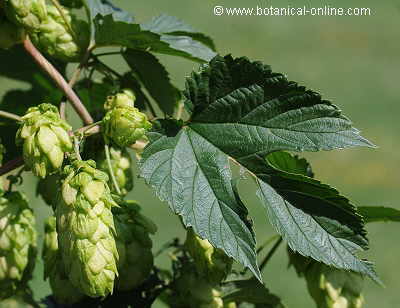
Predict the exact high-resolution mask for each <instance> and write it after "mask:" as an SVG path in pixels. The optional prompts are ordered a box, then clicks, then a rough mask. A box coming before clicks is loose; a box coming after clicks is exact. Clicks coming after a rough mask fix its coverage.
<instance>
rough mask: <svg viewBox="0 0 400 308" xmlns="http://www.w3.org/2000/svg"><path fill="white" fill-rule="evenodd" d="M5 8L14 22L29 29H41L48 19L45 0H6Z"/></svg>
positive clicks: (34, 30)
mask: <svg viewBox="0 0 400 308" xmlns="http://www.w3.org/2000/svg"><path fill="white" fill-rule="evenodd" d="M4 10H5V12H6V15H7V17H8V18H9V19H10V20H11V21H12V22H14V23H15V24H16V25H18V26H22V27H24V28H25V29H26V30H28V31H33V32H36V31H39V27H40V25H41V23H42V22H44V21H45V20H46V19H47V9H46V1H45V0H4Z"/></svg>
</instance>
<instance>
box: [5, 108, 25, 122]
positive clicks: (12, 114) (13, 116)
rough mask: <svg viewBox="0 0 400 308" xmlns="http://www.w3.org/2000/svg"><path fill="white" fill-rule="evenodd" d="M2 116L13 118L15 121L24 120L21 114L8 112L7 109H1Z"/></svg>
mask: <svg viewBox="0 0 400 308" xmlns="http://www.w3.org/2000/svg"><path fill="white" fill-rule="evenodd" d="M0 117H3V118H7V119H11V120H15V121H18V122H21V121H22V119H21V117H20V116H19V115H16V114H14V113H11V112H7V111H1V110H0Z"/></svg>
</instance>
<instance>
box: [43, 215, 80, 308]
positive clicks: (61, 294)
mask: <svg viewBox="0 0 400 308" xmlns="http://www.w3.org/2000/svg"><path fill="white" fill-rule="evenodd" d="M42 258H43V262H44V278H45V279H46V278H49V281H50V287H51V290H52V293H53V297H54V299H55V300H56V301H57V303H59V304H65V305H72V304H75V303H77V302H79V301H80V300H82V299H83V298H84V295H83V294H82V293H81V292H80V291H79V290H78V289H76V288H75V287H74V286H73V285H72V284H71V282H70V281H69V279H68V276H67V274H66V273H65V267H64V263H63V262H62V259H61V256H60V251H59V249H58V239H57V230H56V218H55V217H54V216H50V217H49V218H48V219H47V221H46V223H45V235H44V244H43V253H42Z"/></svg>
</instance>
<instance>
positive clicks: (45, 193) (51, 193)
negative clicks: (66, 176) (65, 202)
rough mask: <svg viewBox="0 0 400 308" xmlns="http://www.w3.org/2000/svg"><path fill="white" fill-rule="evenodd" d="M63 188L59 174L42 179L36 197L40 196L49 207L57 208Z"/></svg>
mask: <svg viewBox="0 0 400 308" xmlns="http://www.w3.org/2000/svg"><path fill="white" fill-rule="evenodd" d="M60 186H61V179H60V175H59V174H52V175H48V176H46V178H44V179H40V180H39V182H38V184H37V187H36V195H37V196H38V195H40V196H41V197H42V198H43V200H44V202H46V204H47V205H51V206H55V205H56V203H57V195H58V192H59V189H60Z"/></svg>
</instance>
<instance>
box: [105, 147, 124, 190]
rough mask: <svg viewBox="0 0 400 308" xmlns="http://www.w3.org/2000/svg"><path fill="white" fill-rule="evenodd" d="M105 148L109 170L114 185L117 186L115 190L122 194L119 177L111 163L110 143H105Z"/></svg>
mask: <svg viewBox="0 0 400 308" xmlns="http://www.w3.org/2000/svg"><path fill="white" fill-rule="evenodd" d="M104 150H105V152H106V159H107V165H108V171H109V172H110V176H111V180H112V183H113V185H114V187H115V190H116V191H117V194H118V195H121V189H120V188H119V185H118V182H117V179H116V178H115V174H114V170H113V168H112V165H111V157H110V147H109V146H108V144H105V145H104Z"/></svg>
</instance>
